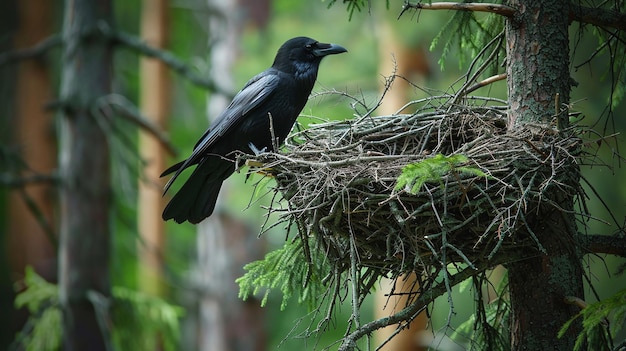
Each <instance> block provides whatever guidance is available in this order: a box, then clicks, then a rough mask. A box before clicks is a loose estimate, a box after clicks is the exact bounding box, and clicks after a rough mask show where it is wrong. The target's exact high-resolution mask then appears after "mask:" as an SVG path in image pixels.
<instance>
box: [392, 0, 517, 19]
mask: <svg viewBox="0 0 626 351" xmlns="http://www.w3.org/2000/svg"><path fill="white" fill-rule="evenodd" d="M408 9H415V10H457V11H474V12H489V13H495V14H497V15H501V16H504V17H513V16H514V15H515V13H516V12H517V9H515V8H513V7H510V6H506V5H502V4H490V3H472V2H433V3H430V4H428V3H422V2H418V3H410V2H408V1H406V2H405V3H404V5H403V6H402V12H404V11H406V10H408Z"/></svg>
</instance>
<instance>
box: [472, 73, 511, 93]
mask: <svg viewBox="0 0 626 351" xmlns="http://www.w3.org/2000/svg"><path fill="white" fill-rule="evenodd" d="M504 79H506V73H501V74H496V75H495V76H491V77H489V78H487V79H484V80H481V81H480V82H478V83H476V84H474V85H472V86H471V87H469V88H467V89H466V90H465V91H463V94H465V95H466V94H470V93H472V92H474V91H475V90H478V89H480V88H482V87H484V86H487V85H489V84H491V83H495V82H497V81H500V80H504Z"/></svg>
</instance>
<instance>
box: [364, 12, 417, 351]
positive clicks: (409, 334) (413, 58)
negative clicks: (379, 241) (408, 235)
mask: <svg viewBox="0 0 626 351" xmlns="http://www.w3.org/2000/svg"><path fill="white" fill-rule="evenodd" d="M388 21H389V19H388V18H387V17H384V19H383V20H381V21H379V22H378V23H377V32H378V35H379V37H378V52H379V65H378V74H380V75H381V76H385V77H389V76H390V75H391V74H393V73H394V72H395V74H396V75H398V76H399V77H404V78H406V79H412V78H416V77H417V78H421V79H423V78H424V77H426V76H427V75H428V74H429V63H428V61H427V59H426V55H425V54H424V50H423V48H422V47H421V46H417V45H416V47H413V48H409V47H407V46H406V45H403V44H402V43H401V42H400V41H399V40H398V39H397V36H399V35H401V34H399V33H397V31H394V30H393V26H392V25H391V24H390V23H389V22H388ZM383 89H386V87H385V86H382V87H381V90H383ZM381 93H382V92H381ZM412 94H413V91H412V87H411V86H410V85H409V84H408V83H407V82H406V81H405V80H403V79H401V78H398V79H395V80H394V82H393V86H392V87H391V89H390V90H389V91H388V92H387V93H386V94H385V97H384V99H383V100H382V102H381V105H380V107H379V108H378V111H377V112H378V114H380V115H391V114H394V113H396V112H398V109H400V108H401V107H402V106H403V105H404V104H405V103H406V101H407V98H408V97H409V96H411V95H412ZM380 285H381V288H380V289H377V290H376V292H375V300H374V314H375V316H376V318H383V317H388V316H390V315H392V314H394V313H396V312H398V311H400V310H402V309H403V308H404V307H406V306H407V304H409V303H410V302H411V301H410V299H412V298H415V294H414V293H413V292H414V291H416V290H417V289H418V288H419V285H418V283H417V280H416V277H415V275H414V274H409V275H404V276H400V277H398V279H396V281H393V280H391V279H386V278H383V279H381V282H380ZM392 291H393V292H394V293H395V294H396V295H395V296H391V297H390V296H389V294H390V293H391V292H392ZM427 326H428V318H427V316H426V313H420V314H418V315H417V317H416V318H415V319H414V320H413V321H412V322H411V323H410V325H409V326H408V327H407V328H405V329H403V330H402V331H400V332H399V333H398V334H397V335H394V336H393V338H391V339H390V340H389V341H388V342H387V343H386V344H385V345H384V346H383V347H382V348H381V350H383V351H393V350H404V351H418V350H425V349H426V348H425V347H423V342H422V339H423V336H424V334H423V332H424V331H425V330H426V328H427ZM397 327H398V326H397V325H392V326H389V327H386V328H383V329H379V330H377V331H376V341H377V342H376V343H377V344H381V343H382V342H384V341H385V340H387V339H388V338H389V337H391V336H392V335H393V334H394V333H395V332H396V329H397Z"/></svg>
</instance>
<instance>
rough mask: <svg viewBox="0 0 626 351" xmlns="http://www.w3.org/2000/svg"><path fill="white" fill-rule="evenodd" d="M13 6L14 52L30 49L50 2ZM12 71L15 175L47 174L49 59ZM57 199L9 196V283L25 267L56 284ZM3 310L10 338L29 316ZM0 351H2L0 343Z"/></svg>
mask: <svg viewBox="0 0 626 351" xmlns="http://www.w3.org/2000/svg"><path fill="white" fill-rule="evenodd" d="M15 5H16V7H17V14H18V16H17V18H18V26H19V27H18V28H17V33H16V34H17V35H16V37H15V41H14V45H13V47H14V48H15V49H17V50H20V49H24V48H28V47H30V46H32V45H34V44H36V43H37V42H39V41H40V40H43V39H45V38H46V37H47V36H48V35H50V34H51V27H52V14H53V13H52V3H51V2H50V1H48V0H24V1H16V4H15ZM4 10H5V11H8V9H6V8H5V9H4ZM7 32H8V31H7ZM0 51H2V50H1V49H0ZM16 68H17V69H16V77H15V79H14V80H11V81H12V82H11V83H12V84H15V85H14V87H13V88H14V92H15V99H14V101H15V105H14V106H15V114H14V115H13V116H12V117H11V121H10V124H11V125H10V126H9V128H8V129H9V130H11V131H12V133H11V134H10V135H7V137H8V139H10V142H11V143H12V144H13V145H14V147H13V148H14V150H15V151H16V152H17V153H18V154H19V156H20V157H21V158H22V160H23V161H24V163H25V164H26V165H28V167H29V168H30V169H28V170H24V171H26V172H22V173H21V174H15V176H20V175H22V176H28V175H32V172H34V173H35V174H42V175H48V174H51V173H52V172H53V171H54V170H55V169H56V167H57V165H56V154H57V150H56V138H55V131H54V120H53V118H52V114H51V113H50V112H49V111H46V109H45V105H46V104H47V103H49V102H50V101H51V100H52V94H53V93H52V89H51V88H52V87H51V82H50V72H49V68H50V67H49V66H48V61H47V57H40V58H37V59H31V60H24V61H22V62H19V63H18V64H17V66H16ZM7 102H8V101H7ZM55 195H56V189H55V188H54V185H53V184H51V183H46V182H42V183H35V184H26V185H24V186H23V187H19V188H15V189H13V190H12V191H11V192H10V193H9V199H8V201H9V203H10V206H9V207H8V212H9V213H8V231H7V246H8V249H7V252H6V256H7V257H8V260H9V264H10V272H11V280H12V283H13V284H15V283H16V282H18V281H20V280H21V279H22V278H23V276H24V269H25V267H26V266H27V265H30V266H33V268H34V269H35V270H36V271H37V273H38V274H39V275H41V276H43V277H45V278H46V279H47V280H49V281H52V282H55V281H56V280H57V279H56V277H57V272H56V269H55V267H56V266H57V264H56V250H55V247H54V245H53V242H52V241H53V240H55V239H56V238H50V237H49V235H50V236H54V234H55V233H54V230H53V228H55V226H54V223H53V218H54V204H55V201H56V196H55ZM27 201H28V202H30V205H29V203H28V202H27ZM29 206H34V207H36V208H37V210H38V212H39V213H38V214H39V217H40V218H37V217H36V216H35V215H34V214H33V212H32V211H31V209H30V207H29ZM44 223H45V224H44ZM12 288H13V287H12ZM0 295H1V294H0ZM7 311H9V312H8V313H7V316H6V317H7V319H8V321H5V323H6V326H7V329H9V330H11V332H12V334H13V335H14V334H15V333H16V332H18V331H19V330H20V329H21V328H22V326H23V325H24V322H26V318H27V313H26V311H25V310H20V311H16V310H15V309H14V308H13V306H9V307H8V309H7ZM13 335H11V338H13ZM7 346H8V345H7ZM0 349H4V348H3V347H2V343H1V342H0Z"/></svg>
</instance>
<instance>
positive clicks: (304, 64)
mask: <svg viewBox="0 0 626 351" xmlns="http://www.w3.org/2000/svg"><path fill="white" fill-rule="evenodd" d="M342 52H346V49H344V48H343V47H341V46H339V45H334V44H323V43H319V42H317V41H315V40H313V39H311V38H306V37H297V38H293V39H290V40H288V41H287V42H286V43H284V44H283V45H282V46H281V47H280V49H278V53H277V54H276V58H275V59H274V63H273V64H272V67H270V68H268V69H267V70H265V71H263V72H261V73H260V74H258V75H256V76H254V77H253V78H252V79H250V81H248V83H246V85H245V86H244V87H243V89H241V91H239V93H237V95H236V96H235V98H234V99H233V101H232V102H231V103H230V105H228V107H227V108H226V110H224V111H223V112H222V113H221V114H220V116H219V117H218V118H217V119H216V120H215V122H214V123H213V125H212V126H211V127H210V128H209V129H208V130H207V131H206V132H205V133H204V135H203V136H202V137H201V138H200V140H198V142H197V143H196V146H195V147H194V150H193V152H192V153H191V156H189V158H187V159H186V160H184V161H182V162H179V163H177V164H175V165H173V166H171V167H169V168H168V169H166V170H165V171H164V172H163V173H162V174H161V176H165V175H168V174H171V173H174V175H173V176H172V178H171V179H170V180H169V181H168V182H167V184H166V185H165V190H164V191H165V192H167V190H168V189H169V188H170V186H171V185H172V183H173V182H174V181H175V180H176V178H178V176H179V175H180V174H181V172H182V171H184V170H185V169H186V168H188V167H191V166H194V165H197V166H196V168H195V170H194V171H193V173H192V174H191V176H190V177H189V179H188V180H187V181H186V182H185V184H183V186H182V187H181V189H180V190H179V191H178V192H177V193H176V194H175V195H174V197H173V198H172V199H171V200H170V202H169V203H168V205H167V206H166V207H165V210H164V211H163V219H164V220H168V219H174V220H175V221H176V222H178V223H182V222H184V221H189V222H191V223H198V222H200V221H202V220H203V219H204V218H206V217H208V216H210V215H211V214H212V213H213V210H214V209H215V201H216V200H217V196H218V194H219V191H220V188H221V186H222V183H223V181H224V180H225V179H226V178H228V177H229V176H230V175H231V174H232V173H233V172H234V171H235V164H234V159H233V157H234V156H233V151H237V150H239V151H243V152H248V153H249V152H251V151H252V150H250V147H249V146H248V145H249V144H250V143H252V144H253V145H254V146H255V147H256V148H257V149H259V150H263V149H264V148H266V149H267V150H271V149H272V148H273V144H274V143H273V142H272V137H271V136H272V134H274V136H276V137H277V138H278V143H279V144H281V143H282V142H283V141H284V140H285V138H286V137H287V135H288V134H289V131H290V130H291V128H292V127H293V124H294V123H295V121H296V118H297V117H298V115H299V114H300V112H301V111H302V109H303V108H304V105H305V104H306V102H307V99H308V97H309V95H310V94H311V90H312V89H313V84H315V79H316V78H317V70H318V68H319V64H320V62H321V60H322V58H324V57H325V56H327V55H332V54H339V53H342ZM270 118H271V119H272V125H273V126H274V131H273V133H272V132H270Z"/></svg>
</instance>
